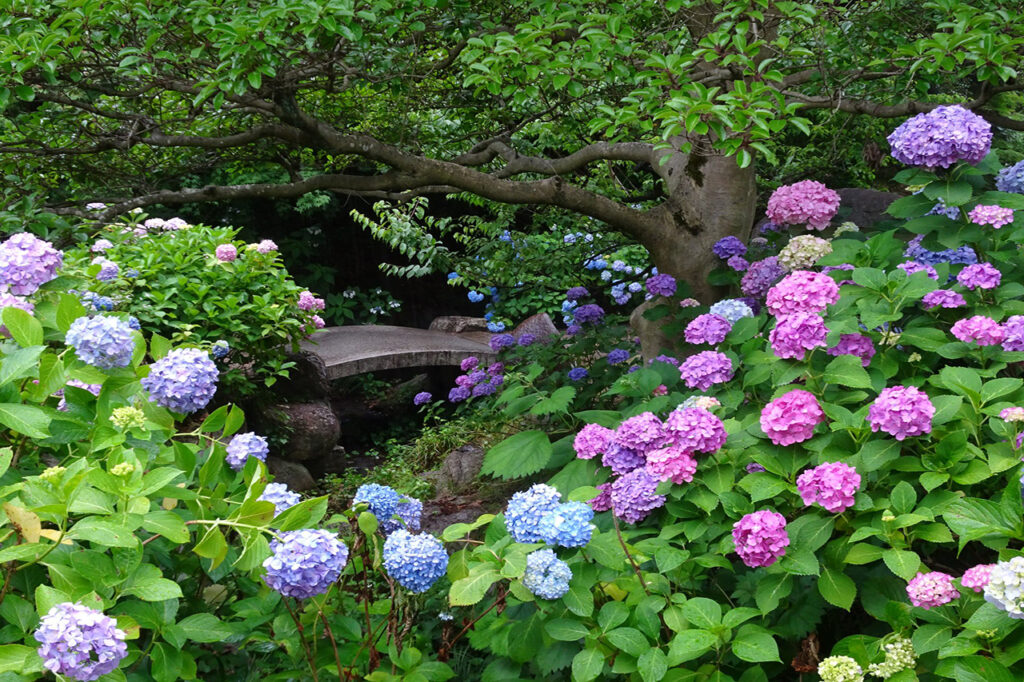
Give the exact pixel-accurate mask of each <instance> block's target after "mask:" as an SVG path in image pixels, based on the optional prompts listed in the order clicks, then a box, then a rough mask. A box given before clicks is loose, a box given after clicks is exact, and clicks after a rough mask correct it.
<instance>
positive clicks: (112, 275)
mask: <svg viewBox="0 0 1024 682" xmlns="http://www.w3.org/2000/svg"><path fill="white" fill-rule="evenodd" d="M92 264H93V265H99V266H100V271H99V272H97V273H96V279H98V280H99V281H101V282H109V281H110V280H112V279H117V275H118V274H119V273H120V272H121V268H120V267H119V266H118V264H117V263H115V262H114V261H112V260H107V259H106V258H103V257H102V256H100V257H99V258H94V259H93V261H92Z"/></svg>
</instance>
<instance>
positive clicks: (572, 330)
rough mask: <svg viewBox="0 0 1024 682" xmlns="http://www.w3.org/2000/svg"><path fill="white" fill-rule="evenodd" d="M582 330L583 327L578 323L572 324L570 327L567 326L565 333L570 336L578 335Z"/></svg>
mask: <svg viewBox="0 0 1024 682" xmlns="http://www.w3.org/2000/svg"><path fill="white" fill-rule="evenodd" d="M581 331H583V327H581V326H580V325H578V324H570V325H569V326H568V327H566V328H565V333H566V334H567V335H568V336H576V335H577V334H579V333H580V332H581Z"/></svg>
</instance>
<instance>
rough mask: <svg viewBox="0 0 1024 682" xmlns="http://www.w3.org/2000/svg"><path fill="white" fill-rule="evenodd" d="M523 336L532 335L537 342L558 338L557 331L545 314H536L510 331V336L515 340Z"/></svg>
mask: <svg viewBox="0 0 1024 682" xmlns="http://www.w3.org/2000/svg"><path fill="white" fill-rule="evenodd" d="M523 334H533V335H534V336H535V337H537V340H538V341H547V340H548V339H550V338H551V337H552V336H558V329H557V328H556V327H555V323H554V322H552V321H551V317H550V316H549V315H548V314H547V313H537V314H536V315H531V316H530V317H528V318H526V319H525V320H523V321H522V322H520V323H519V324H518V325H516V328H515V329H514V330H512V336H514V337H516V338H517V339H518V338H519V337H520V336H522V335H523Z"/></svg>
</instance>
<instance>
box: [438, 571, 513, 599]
mask: <svg viewBox="0 0 1024 682" xmlns="http://www.w3.org/2000/svg"><path fill="white" fill-rule="evenodd" d="M499 580H501V574H500V573H498V571H497V570H495V569H494V568H493V567H492V566H485V567H483V568H480V567H474V568H473V569H472V570H471V571H470V573H469V575H468V576H466V577H465V578H462V579H461V580H456V581H455V582H453V583H452V587H451V590H450V591H449V592H448V602H449V603H450V604H451V605H452V606H472V605H473V604H476V603H478V602H479V601H480V600H481V599H483V598H484V595H486V594H487V590H489V589H490V587H491V585H493V584H494V583H496V582H497V581H499Z"/></svg>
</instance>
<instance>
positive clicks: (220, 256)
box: [214, 244, 238, 263]
mask: <svg viewBox="0 0 1024 682" xmlns="http://www.w3.org/2000/svg"><path fill="white" fill-rule="evenodd" d="M214 255H215V256H216V257H217V260H219V261H220V262H221V263H230V262H231V261H233V260H235V259H236V258H238V249H237V248H236V247H235V245H234V244H220V245H219V246H217V248H216V249H215V250H214Z"/></svg>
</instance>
